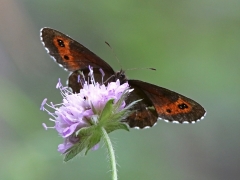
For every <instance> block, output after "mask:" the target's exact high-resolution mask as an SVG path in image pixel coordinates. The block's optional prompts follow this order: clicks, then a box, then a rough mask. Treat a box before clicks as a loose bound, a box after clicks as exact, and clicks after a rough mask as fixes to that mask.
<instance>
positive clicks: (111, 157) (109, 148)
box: [101, 127, 118, 180]
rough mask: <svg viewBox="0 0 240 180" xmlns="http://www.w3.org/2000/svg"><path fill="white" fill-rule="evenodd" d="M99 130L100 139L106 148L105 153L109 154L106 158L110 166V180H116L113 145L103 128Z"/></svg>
mask: <svg viewBox="0 0 240 180" xmlns="http://www.w3.org/2000/svg"><path fill="white" fill-rule="evenodd" d="M101 130H102V138H103V141H104V142H105V145H106V146H107V151H108V154H109V155H108V157H109V160H110V166H111V171H112V180H117V179H118V178H117V162H116V158H115V154H114V149H113V145H112V142H111V140H110V138H109V136H108V133H107V132H106V130H105V129H104V128H103V127H102V128H101Z"/></svg>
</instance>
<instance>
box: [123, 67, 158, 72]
mask: <svg viewBox="0 0 240 180" xmlns="http://www.w3.org/2000/svg"><path fill="white" fill-rule="evenodd" d="M146 69H148V70H152V71H156V70H157V69H156V68H152V67H148V68H131V69H126V71H129V70H130V71H132V70H146Z"/></svg>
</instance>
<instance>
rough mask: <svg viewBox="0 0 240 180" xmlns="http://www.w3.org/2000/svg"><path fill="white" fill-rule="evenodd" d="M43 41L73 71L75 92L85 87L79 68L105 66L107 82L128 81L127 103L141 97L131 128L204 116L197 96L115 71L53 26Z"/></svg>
mask: <svg viewBox="0 0 240 180" xmlns="http://www.w3.org/2000/svg"><path fill="white" fill-rule="evenodd" d="M40 37H41V41H42V43H43V45H44V47H45V49H46V50H47V52H48V53H49V54H50V56H51V57H52V58H53V59H54V60H55V61H56V62H57V63H58V64H59V65H60V66H61V67H63V68H64V69H65V70H67V71H70V72H71V74H70V76H69V78H68V86H69V87H70V88H71V89H72V90H73V92H76V93H77V92H79V91H80V89H81V88H82V86H81V83H79V81H78V76H79V70H80V71H82V72H83V73H88V72H89V69H88V67H89V66H91V67H93V68H97V69H100V68H101V69H102V70H103V71H104V73H105V76H104V79H105V80H106V83H107V82H112V81H116V80H117V79H119V80H120V83H124V82H128V84H129V85H130V87H131V88H133V89H134V91H133V92H131V93H130V95H129V96H128V97H127V99H126V104H129V103H131V102H133V101H136V100H139V99H142V101H140V102H138V103H137V104H136V105H135V106H134V111H133V113H132V114H131V115H130V116H129V117H128V118H127V119H125V120H124V121H123V122H125V123H127V124H128V125H129V127H131V128H140V129H142V128H147V127H152V126H153V125H155V124H156V122H157V120H158V119H163V120H165V121H167V122H173V123H195V122H197V121H199V120H201V119H203V118H204V116H205V115H206V111H205V110H204V108H203V107H202V106H201V105H200V104H199V103H197V102H195V101H194V100H192V99H190V98H188V97H185V96H183V95H181V94H178V93H176V92H173V91H171V90H168V89H166V88H163V87H160V86H156V85H154V84H150V83H148V82H143V81H140V80H132V79H127V78H126V76H125V74H124V71H123V70H120V71H118V72H115V71H114V70H113V69H112V67H111V66H110V65H109V64H108V63H107V62H105V61H104V60H103V59H101V58H100V57H99V56H97V55H96V54H94V53H93V52H92V51H90V50H89V49H87V48H86V47H84V46H83V45H82V44H80V43H79V42H77V41H75V40H74V39H72V38H70V37H69V36H67V35H65V34H63V33H61V32H59V31H57V30H54V29H51V28H42V29H41V31H40ZM94 77H95V79H97V80H96V81H100V80H101V79H102V74H101V72H100V71H94Z"/></svg>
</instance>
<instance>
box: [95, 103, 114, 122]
mask: <svg viewBox="0 0 240 180" xmlns="http://www.w3.org/2000/svg"><path fill="white" fill-rule="evenodd" d="M113 101H114V99H110V100H109V101H108V102H107V103H106V105H105V106H104V108H103V110H102V113H101V115H100V117H99V124H101V125H102V124H104V123H106V122H107V121H109V119H110V117H111V116H112V114H113V106H114V104H113Z"/></svg>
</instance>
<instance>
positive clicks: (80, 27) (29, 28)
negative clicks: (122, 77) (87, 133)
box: [0, 0, 240, 180]
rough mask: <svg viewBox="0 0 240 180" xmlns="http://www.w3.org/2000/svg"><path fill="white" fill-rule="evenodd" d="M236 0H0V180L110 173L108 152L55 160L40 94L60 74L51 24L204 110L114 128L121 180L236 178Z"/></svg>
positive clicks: (239, 18)
mask: <svg viewBox="0 0 240 180" xmlns="http://www.w3.org/2000/svg"><path fill="white" fill-rule="evenodd" d="M239 8H240V1H239V0H228V1H226V0H201V1H191V0H185V1H181V0H180V1H179V0H173V1H168V0H150V1H137V0H119V1H104V0H103V1H91V0H90V1H89V0H78V1H76V0H75V1H74V0H72V1H66V0H58V1H56V0H55V1H54V0H40V1H34V0H0V86H1V88H0V94H1V101H0V103H1V108H0V135H1V136H0V143H1V147H0V159H1V165H0V179H1V180H12V179H14V180H15V179H17V180H32V179H34V180H54V179H57V180H65V179H69V180H75V179H81V180H95V179H104V180H105V179H106V180H107V179H110V175H111V173H110V172H109V170H110V168H109V163H108V162H107V158H106V149H105V147H101V148H100V149H99V150H98V151H91V152H90V153H89V154H88V155H87V156H86V157H81V156H78V157H77V158H76V159H74V160H72V161H70V162H68V163H63V157H62V156H61V155H60V154H59V153H58V152H57V145H58V144H60V143H61V142H62V139H61V138H60V137H59V136H58V135H57V133H56V132H55V131H53V130H52V131H51V130H49V131H45V130H44V129H43V127H42V125H41V124H42V123H43V122H45V123H47V124H48V125H49V126H52V125H53V124H51V123H50V122H49V121H48V118H49V117H48V115H47V114H46V113H44V112H41V111H39V107H40V104H41V102H42V100H43V99H44V98H45V97H47V98H48V99H49V100H50V101H53V102H56V103H58V102H60V101H61V96H60V94H59V91H58V90H56V89H55V85H56V82H57V80H58V78H59V77H60V78H61V79H62V80H63V81H65V80H66V79H67V76H68V73H67V72H65V71H63V70H62V69H61V68H60V67H59V66H58V65H57V64H56V63H54V62H53V61H52V60H51V58H50V57H49V55H48V54H47V53H46V51H45V49H44V48H43V46H42V44H41V42H40V38H39V30H40V28H42V27H51V28H54V29H57V30H59V31H61V32H63V33H66V34H68V35H70V36H71V37H72V38H74V39H76V40H77V41H79V42H81V43H82V44H83V45H85V46H86V47H88V48H89V49H90V50H92V51H93V52H95V53H96V54H98V55H99V56H100V57H102V58H103V59H104V60H106V61H107V62H108V63H109V64H110V65H112V66H113V67H114V69H116V70H119V69H120V68H121V67H120V65H119V64H118V62H117V61H116V58H115V56H114V55H113V53H112V52H111V50H110V48H109V47H108V46H107V45H105V43H104V41H107V42H109V43H110V44H111V46H112V47H113V48H114V50H115V52H116V54H117V57H118V58H119V59H120V62H121V66H122V67H123V69H130V68H142V67H154V68H157V71H150V70H134V71H133V70H132V71H127V72H126V74H127V76H128V77H129V78H131V79H140V80H144V81H148V82H151V83H154V84H157V85H159V86H163V87H166V88H169V89H171V90H174V91H177V92H179V93H181V94H183V95H186V96H188V97H190V98H193V99H194V100H196V101H197V102H199V103H200V104H202V105H203V106H204V107H205V108H206V110H207V111H208V114H207V116H206V117H205V119H204V120H203V121H201V122H200V123H197V124H195V125H177V124H171V123H165V122H163V121H159V122H158V124H157V126H155V127H153V128H151V129H147V130H135V129H132V130H131V131H130V132H125V131H115V132H113V133H112V134H111V138H112V140H113V141H114V144H115V150H116V153H117V156H118V158H117V160H118V164H119V167H118V171H119V179H120V180H136V179H137V180H146V179H147V180H156V179H157V180H162V179H164V180H192V179H194V180H226V179H231V180H235V179H236V180H238V179H240V140H239V139H240V118H239V116H240V111H239V107H240V105H239V102H240V101H239V100H240V98H239V96H240V95H239V92H240V81H239V79H240V78H239V77H240V49H239V48H240V11H239Z"/></svg>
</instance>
